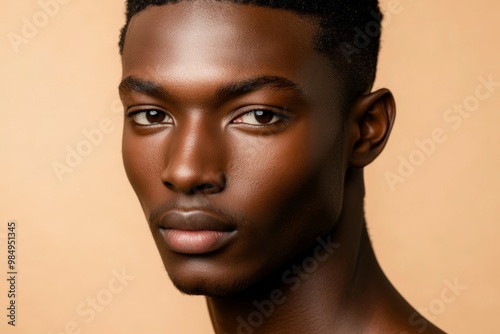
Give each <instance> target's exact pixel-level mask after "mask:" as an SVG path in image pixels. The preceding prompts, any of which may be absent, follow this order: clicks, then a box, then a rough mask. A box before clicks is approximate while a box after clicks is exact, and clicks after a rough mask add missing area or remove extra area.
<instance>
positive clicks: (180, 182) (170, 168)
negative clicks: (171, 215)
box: [162, 119, 226, 195]
mask: <svg viewBox="0 0 500 334" xmlns="http://www.w3.org/2000/svg"><path fill="white" fill-rule="evenodd" d="M219 137H220V136H218V135H217V134H216V133H215V131H214V127H212V129H210V127H209V126H207V124H205V125H204V124H203V122H202V120H201V119H198V120H192V121H190V122H189V123H186V124H184V125H182V126H177V127H176V128H174V129H173V131H172V133H171V136H170V137H169V139H168V140H169V142H168V146H167V152H166V158H167V159H166V166H165V168H164V170H163V173H162V182H163V184H164V185H165V187H167V188H168V189H170V190H172V191H174V192H178V193H183V194H187V195H193V194H205V195H208V194H215V193H219V192H221V191H223V190H224V188H225V187H226V176H225V173H224V171H223V168H222V166H223V160H224V158H223V155H224V152H223V149H222V144H221V141H220V140H218V138H219Z"/></svg>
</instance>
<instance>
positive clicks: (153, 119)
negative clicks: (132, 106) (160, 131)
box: [130, 109, 172, 125]
mask: <svg viewBox="0 0 500 334" xmlns="http://www.w3.org/2000/svg"><path fill="white" fill-rule="evenodd" d="M130 117H131V118H132V119H133V121H134V122H135V123H137V124H139V125H155V124H171V123H172V118H171V117H170V116H168V115H167V113H165V112H163V111H160V110H154V109H151V110H141V111H137V112H133V113H131V115H130Z"/></svg>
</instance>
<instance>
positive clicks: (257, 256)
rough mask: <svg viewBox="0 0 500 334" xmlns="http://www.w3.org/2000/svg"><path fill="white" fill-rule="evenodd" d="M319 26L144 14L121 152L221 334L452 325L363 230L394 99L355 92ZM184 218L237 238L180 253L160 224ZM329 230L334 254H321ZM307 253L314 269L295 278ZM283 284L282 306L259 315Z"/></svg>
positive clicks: (128, 80)
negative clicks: (399, 286) (428, 313)
mask: <svg viewBox="0 0 500 334" xmlns="http://www.w3.org/2000/svg"><path fill="white" fill-rule="evenodd" d="M317 29H318V28H317V25H316V23H315V21H314V20H313V19H311V18H308V17H304V16H299V15H296V14H294V13H293V12H290V11H286V10H276V9H270V8H266V7H256V6H248V5H238V4H233V3H225V2H215V1H182V2H179V3H176V4H169V5H164V6H155V7H150V8H148V9H146V10H145V11H143V12H141V13H139V14H137V15H136V16H135V17H134V18H133V19H132V21H131V24H130V26H129V29H128V32H127V35H126V39H125V48H124V51H123V57H122V61H123V81H122V83H121V84H120V96H121V98H122V101H123V105H124V108H125V114H126V121H125V124H124V133H123V160H124V165H125V169H126V172H127V175H128V178H129V180H130V182H131V184H132V186H133V188H134V190H135V192H136V194H137V196H138V198H139V200H140V203H141V205H142V208H143V210H144V212H145V215H146V218H147V219H148V221H149V225H150V228H151V232H152V235H153V238H154V240H155V242H156V245H157V247H158V250H159V252H160V255H161V258H162V260H163V263H164V265H165V268H166V270H167V272H168V274H169V276H170V278H171V280H172V282H173V283H174V284H175V286H176V287H177V288H179V290H181V291H182V292H185V293H188V294H203V295H206V296H207V304H208V308H209V312H210V316H211V319H212V323H213V327H214V331H215V332H216V333H217V334H219V333H221V334H222V333H250V332H252V333H301V334H302V333H442V332H441V331H439V330H438V329H437V328H436V327H434V326H433V325H432V324H430V323H429V322H427V321H426V320H425V319H423V318H422V317H421V316H419V315H418V314H417V313H416V312H415V310H414V309H413V308H412V307H411V306H410V305H409V304H408V303H407V302H406V301H405V300H404V299H403V298H402V297H401V296H400V295H399V294H398V292H397V291H396V290H395V289H394V288H393V286H392V285H391V284H390V283H389V281H388V280H387V278H386V277H385V275H384V274H383V272H382V271H381V269H380V267H379V265H378V263H377V260H376V258H375V256H374V253H373V250H372V247H371V244H370V241H369V238H368V235H367V232H366V227H365V219H364V211H363V198H364V181H363V167H365V166H366V165H368V164H369V163H370V162H372V161H373V160H374V159H375V158H376V157H377V156H378V155H379V154H380V152H381V151H382V149H383V148H384V146H385V144H386V142H387V139H388V137H389V133H390V130H391V128H392V125H393V122H394V118H395V103H394V99H393V96H392V94H391V93H390V91H389V90H387V89H381V90H378V91H375V92H366V93H365V94H364V95H362V96H360V97H358V98H357V99H356V100H355V101H348V100H347V99H346V98H345V95H346V94H345V91H344V89H343V85H342V80H341V77H340V76H339V75H338V73H336V71H335V66H331V65H332V62H331V60H329V59H327V58H326V56H325V55H323V54H320V53H319V52H317V51H316V50H315V49H314V43H313V41H314V37H315V34H316V33H317ZM172 212H174V213H175V212H180V213H183V214H185V213H190V212H202V213H203V214H210V215H213V216H216V217H217V219H218V220H219V221H222V222H223V224H224V226H227V228H228V230H230V231H229V232H230V234H231V239H230V241H229V242H227V243H225V244H224V246H223V247H220V248H218V249H217V250H216V251H213V252H208V253H203V254H195V253H196V252H194V251H193V252H191V253H188V252H184V253H183V252H182V251H179V249H177V248H176V247H172V246H171V244H169V243H168V242H166V241H165V240H166V239H165V237H164V234H163V233H164V228H163V227H164V226H163V224H164V220H165V219H167V218H165V217H170V216H169V214H171V213H172ZM162 230H163V231H162ZM318 238H320V239H321V240H324V241H328V242H330V243H331V244H335V245H336V248H335V252H333V253H328V252H327V251H326V250H324V251H322V252H321V253H318V252H317V251H316V252H314V251H315V250H316V249H317V247H318V245H320V243H318V240H320V239H318ZM319 254H321V261H320V260H319ZM311 258H313V259H316V262H315V266H314V268H313V269H314V270H312V269H311V268H309V271H308V272H307V273H305V272H304V271H301V272H296V274H293V275H288V276H287V277H286V278H284V276H283V275H284V273H286V272H287V270H290V268H297V267H293V265H296V266H297V265H299V266H300V265H301V264H302V263H303V261H304V259H311ZM291 278H293V279H291ZM273 291H275V292H276V291H281V292H282V295H281V296H280V298H279V301H280V303H279V305H278V304H273V308H272V312H270V311H269V312H268V313H270V314H268V315H266V316H263V317H262V318H265V319H264V321H262V322H259V321H252V319H250V320H249V315H251V314H252V312H255V311H258V309H257V308H256V306H255V303H254V302H255V301H257V302H260V301H264V300H270V298H271V296H274V295H272V292H273ZM269 310H270V309H269ZM261 313H262V312H261ZM412 317H413V318H412ZM242 320H243V321H244V322H247V324H246V326H244V325H242ZM254 320H259V319H258V318H255V319H254ZM249 321H250V324H249V323H248V322H249ZM166 325H167V326H168V324H166Z"/></svg>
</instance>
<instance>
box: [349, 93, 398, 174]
mask: <svg viewBox="0 0 500 334" xmlns="http://www.w3.org/2000/svg"><path fill="white" fill-rule="evenodd" d="M395 118H396V103H395V101H394V96H393V95H392V93H391V92H390V91H389V90H388V89H385V88H384V89H380V90H378V91H376V92H373V93H370V94H367V95H363V96H361V97H359V98H358V99H357V100H356V101H355V102H354V104H353V107H352V109H351V112H350V113H349V115H348V118H347V122H348V123H347V124H346V125H347V129H348V131H349V136H350V138H351V140H350V141H349V145H350V147H349V148H350V157H348V159H349V166H351V167H355V168H363V167H365V166H367V165H368V164H370V163H371V162H372V161H373V160H375V158H376V157H377V156H378V155H379V154H380V153H381V152H382V150H383V149H384V147H385V144H386V143H387V139H388V138H389V134H390V133H391V130H392V126H393V124H394V120H395Z"/></svg>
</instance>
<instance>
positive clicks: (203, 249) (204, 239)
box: [160, 229, 236, 255]
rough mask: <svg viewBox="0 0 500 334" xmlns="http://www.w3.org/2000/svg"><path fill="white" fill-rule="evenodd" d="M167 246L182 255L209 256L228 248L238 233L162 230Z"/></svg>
mask: <svg viewBox="0 0 500 334" xmlns="http://www.w3.org/2000/svg"><path fill="white" fill-rule="evenodd" d="M160 231H161V234H162V235H163V239H165V242H166V243H167V246H168V247H169V248H170V249H171V250H172V251H174V252H176V253H181V254H191V255H194V254H197V255H200V254H207V253H212V252H215V251H217V250H219V249H221V248H222V247H224V246H226V245H227V244H228V243H229V242H230V241H231V239H232V238H233V237H234V236H235V235H236V231H232V232H222V231H186V230H175V229H161V230H160Z"/></svg>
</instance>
